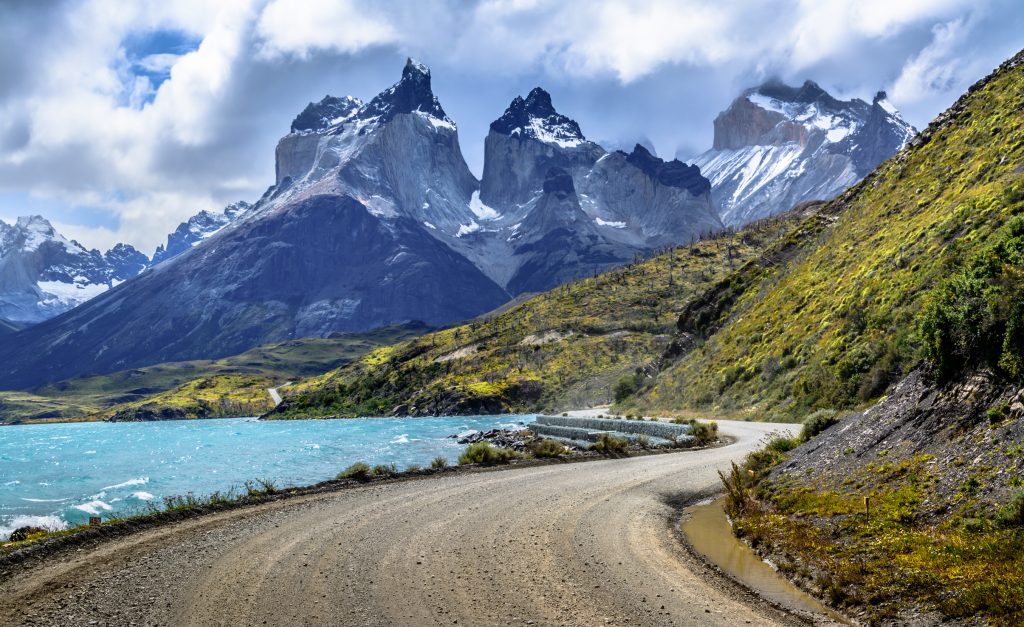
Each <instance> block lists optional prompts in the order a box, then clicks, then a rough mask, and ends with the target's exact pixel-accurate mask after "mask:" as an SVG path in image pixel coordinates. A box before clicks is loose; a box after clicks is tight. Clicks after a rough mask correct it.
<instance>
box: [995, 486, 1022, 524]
mask: <svg viewBox="0 0 1024 627" xmlns="http://www.w3.org/2000/svg"><path fill="white" fill-rule="evenodd" d="M996 522H997V523H998V524H999V526H1000V527H1024V492H1018V493H1017V494H1014V495H1013V498H1012V499H1010V502H1009V503H1007V504H1006V506H1005V507H1003V509H1001V510H999V513H998V514H997V515H996Z"/></svg>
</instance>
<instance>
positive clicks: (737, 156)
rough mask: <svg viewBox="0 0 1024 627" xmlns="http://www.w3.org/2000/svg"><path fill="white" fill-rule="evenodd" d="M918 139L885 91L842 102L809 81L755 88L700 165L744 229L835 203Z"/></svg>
mask: <svg viewBox="0 0 1024 627" xmlns="http://www.w3.org/2000/svg"><path fill="white" fill-rule="evenodd" d="M915 133H916V131H915V130H914V128H913V127H912V126H911V125H910V124H908V123H907V122H906V121H905V120H903V118H902V117H900V115H899V111H897V109H896V108H895V107H894V106H892V104H891V103H890V102H889V101H888V100H887V99H886V97H885V93H884V92H879V93H878V94H877V95H876V96H875V99H874V101H873V102H872V103H871V104H868V103H867V102H864V101H863V100H859V99H856V98H854V99H853V100H849V101H842V100H838V99H836V98H834V97H832V96H831V95H829V94H828V92H826V91H825V90H824V89H822V88H821V87H819V86H818V85H817V84H815V83H813V82H811V81H807V82H805V83H804V84H803V85H802V86H800V87H790V86H787V85H784V84H782V83H779V82H777V81H769V82H768V83H765V84H764V85H761V86H760V87H757V88H754V89H749V90H747V91H745V92H744V93H743V94H741V95H740V96H739V97H738V98H737V99H736V100H734V101H733V103H732V104H731V105H730V106H729V108H727V109H726V110H725V111H723V112H722V113H721V114H719V116H718V117H717V118H716V119H715V143H714V148H713V149H711V150H709V151H707V152H705V153H704V154H702V155H699V156H698V157H696V158H695V159H694V163H696V165H698V166H699V167H700V169H701V173H702V174H704V176H706V177H707V178H708V179H709V180H710V181H711V185H712V197H713V198H714V201H715V204H716V205H717V206H718V207H719V212H720V214H721V217H722V220H723V222H725V223H726V224H730V225H741V224H745V223H747V222H750V221H752V220H756V219H759V218H763V217H766V216H769V215H773V214H776V213H780V212H782V211H786V210H787V209H790V208H791V207H793V206H795V205H796V204H799V203H800V202H803V201H807V200H828V199H830V198H832V197H834V196H835V195H837V194H838V193H840V192H842V191H843V190H845V189H846V188H848V187H849V186H850V185H853V184H854V183H856V182H857V181H858V180H860V179H861V178H863V177H864V176H865V175H866V174H867V173H868V172H870V171H871V170H872V169H874V168H875V167H876V166H877V165H878V164H879V163H881V162H882V161H884V160H885V159H887V158H888V157H890V156H892V155H893V154H894V153H895V152H897V151H898V150H899V149H900V148H902V147H903V146H904V145H905V144H906V143H907V142H908V141H909V140H910V139H911V138H912V137H913V136H914V134H915Z"/></svg>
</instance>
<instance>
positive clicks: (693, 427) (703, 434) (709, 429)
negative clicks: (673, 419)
mask: <svg viewBox="0 0 1024 627" xmlns="http://www.w3.org/2000/svg"><path fill="white" fill-rule="evenodd" d="M690 434H691V435H692V436H693V437H694V439H695V440H696V443H697V445H698V446H707V445H709V444H713V443H714V442H716V441H717V440H718V423H717V422H701V421H699V420H694V421H693V422H691V423H690Z"/></svg>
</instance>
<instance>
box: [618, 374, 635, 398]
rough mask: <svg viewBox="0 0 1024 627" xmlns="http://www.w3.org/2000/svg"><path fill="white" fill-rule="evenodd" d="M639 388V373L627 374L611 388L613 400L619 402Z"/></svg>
mask: <svg viewBox="0 0 1024 627" xmlns="http://www.w3.org/2000/svg"><path fill="white" fill-rule="evenodd" d="M639 389H640V375H638V374H627V375H626V376H624V377H622V378H621V379H619V380H618V382H616V383H615V387H614V388H613V389H612V394H613V396H614V397H615V402H616V403H621V402H622V401H624V400H626V399H627V398H629V397H630V396H633V395H634V394H636V392H637V390H639Z"/></svg>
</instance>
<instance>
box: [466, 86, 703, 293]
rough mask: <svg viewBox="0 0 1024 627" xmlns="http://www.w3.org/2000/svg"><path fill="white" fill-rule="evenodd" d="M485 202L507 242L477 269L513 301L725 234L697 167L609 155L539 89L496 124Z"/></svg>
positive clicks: (500, 240) (640, 153) (641, 155)
mask: <svg viewBox="0 0 1024 627" xmlns="http://www.w3.org/2000/svg"><path fill="white" fill-rule="evenodd" d="M479 201H480V205H482V207H483V208H484V209H486V216H485V215H484V213H483V212H481V216H482V217H485V218H486V219H487V220H488V223H487V227H488V228H487V229H485V230H486V231H488V232H491V233H498V234H500V237H497V238H494V237H493V236H492V237H491V239H492V240H494V241H492V242H491V243H490V244H489V245H484V247H483V248H484V249H485V250H487V251H488V254H487V255H486V257H484V258H483V259H481V260H480V264H479V265H480V266H481V268H482V269H483V270H484V272H485V273H487V274H488V276H490V277H491V278H493V279H494V280H495V281H496V282H498V283H499V284H500V285H503V286H504V287H505V288H506V289H507V290H508V291H509V293H510V294H513V295H515V294H520V293H522V292H531V291H537V290H544V289H549V288H551V287H554V286H556V285H559V284H561V283H564V282H566V281H569V280H572V279H576V278H579V277H582V276H589V275H592V274H594V273H596V272H601V271H604V270H607V269H609V268H611V267H613V266H615V265H620V264H622V263H625V262H627V261H630V260H632V259H633V258H635V257H636V255H638V254H641V255H645V254H648V253H650V252H651V251H653V250H656V249H657V248H660V247H662V246H665V245H671V244H679V243H683V242H687V241H690V240H692V239H695V238H696V237H698V236H700V235H702V234H706V233H710V232H713V231H716V230H718V229H720V228H722V223H721V221H720V220H719V219H718V215H717V213H716V212H715V210H714V209H713V207H712V204H711V195H710V183H709V182H708V180H707V179H705V178H704V177H703V176H701V174H700V169H699V168H697V167H696V166H687V165H685V164H683V163H681V162H679V161H672V162H665V161H663V160H661V159H659V158H657V157H655V156H653V155H652V154H651V153H650V152H649V151H648V150H647V149H646V148H644V147H643V146H640V145H639V144H638V145H637V146H636V147H635V148H634V149H633V152H632V153H629V154H627V153H625V152H622V151H614V152H608V151H606V150H605V149H604V148H602V147H601V146H599V145H598V144H596V143H594V142H591V141H588V140H587V139H586V137H585V136H584V135H583V132H582V131H581V130H580V127H579V125H578V124H577V123H576V122H575V121H573V120H572V119H570V118H568V117H566V116H564V115H562V114H560V113H558V112H557V111H556V110H555V108H554V106H553V105H552V102H551V96H550V95H549V94H548V93H547V92H546V91H544V90H543V89H540V88H539V87H538V88H536V89H534V90H533V91H531V92H530V93H529V94H528V95H527V97H526V98H522V97H517V98H515V99H514V100H513V101H512V103H511V104H510V105H509V107H508V109H506V111H505V113H504V114H503V115H502V116H501V117H500V118H498V119H497V120H495V121H494V122H493V123H492V124H491V127H490V132H489V133H488V135H487V139H486V140H485V143H484V172H483V179H482V180H481V181H480V194H479ZM483 239H485V236H484V235H475V236H474V237H473V238H472V240H470V241H472V242H473V244H474V245H475V246H480V242H481V240H483ZM495 251H498V252H497V253H496V252H495ZM470 254H472V253H470ZM507 258H510V259H511V263H507V262H503V263H501V264H500V266H498V267H494V266H493V265H492V264H489V263H488V261H489V260H494V259H507Z"/></svg>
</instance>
